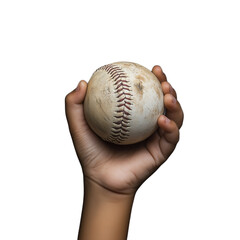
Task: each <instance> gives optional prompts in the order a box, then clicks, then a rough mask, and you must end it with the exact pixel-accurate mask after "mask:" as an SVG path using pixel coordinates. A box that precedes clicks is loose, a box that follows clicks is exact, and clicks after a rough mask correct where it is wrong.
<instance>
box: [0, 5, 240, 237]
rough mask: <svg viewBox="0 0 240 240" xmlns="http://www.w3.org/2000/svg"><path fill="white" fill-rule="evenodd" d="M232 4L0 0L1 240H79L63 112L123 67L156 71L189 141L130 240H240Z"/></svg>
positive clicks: (157, 185)
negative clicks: (173, 98)
mask: <svg viewBox="0 0 240 240" xmlns="http://www.w3.org/2000/svg"><path fill="white" fill-rule="evenodd" d="M237 4H238V1H237V0H236V1H234V0H228V1H224V0H222V1H221V0H220V1H219V0H218V1H213V0H208V1H207V0H202V1H193V0H191V1H190V0H188V1H187V0H183V1H177V0H165V1H157V0H148V1H141V0H138V1H137V0H132V1H127V0H122V1H110V0H102V1H97V0H95V1H94V0H88V1H71V0H70V1H62V0H58V1H56V0H42V1H30V0H29V1H27V0H23V1H16V0H15V1H13V0H2V1H1V2H0V34H1V37H0V116H1V117H0V195H1V196H0V239H3V240H13V239H24V240H32V239H34V240H43V239H44V240H52V239H58V240H66V239H68V240H70V239H73V240H74V239H76V238H77V233H78V226H79V220H80V214H81V207H82V196H83V192H82V191H83V188H82V172H81V168H80V165H79V163H78V160H77V157H76V155H75V152H74V149H73V146H72V142H71V138H70V135H69V132H68V127H67V122H66V120H65V113H64V97H65V95H66V94H67V93H68V92H69V91H71V90H72V89H74V88H75V87H76V86H77V83H78V82H79V81H80V80H81V79H85V80H89V78H90V77H91V74H92V73H93V71H94V70H95V69H96V68H98V67H100V66H101V65H104V64H107V63H111V62H114V61H122V60H124V61H133V62H137V63H139V64H142V65H144V66H146V67H148V68H152V67H153V65H155V64H159V65H161V66H162V68H163V70H164V71H165V73H166V74H167V76H168V80H169V82H170V83H171V84H172V85H173V87H175V89H176V90H177V92H178V97H179V100H180V102H181V104H182V106H183V109H184V112H185V122H184V126H183V128H182V129H181V141H180V143H179V145H178V147H177V149H176V151H175V152H174V154H173V155H172V156H171V157H170V159H169V160H168V161H167V162H166V163H165V164H164V165H163V166H162V167H161V168H160V169H159V170H158V171H157V172H156V173H155V174H154V175H153V176H152V177H151V178H149V179H148V180H147V181H146V182H145V183H144V185H143V186H142V187H141V189H140V190H139V191H138V193H137V196H136V199H135V203H134V207H133V212H132V218H131V224H130V229H129V238H128V239H129V240H135V239H138V240H146V239H151V240H157V239H164V240H175V239H184V240H192V239H194V240H198V239H199V240H200V239H201V240H202V239H207V240H212V239H231V240H239V239H240V229H239V225H240V207H239V203H240V193H239V185H240V174H239V171H240V154H239V134H240V127H239V122H240V113H239V103H240V101H239V97H238V93H239V86H240V85H239V81H240V73H239V63H240V57H239V56H240V47H239V43H240V33H239V22H240V15H239V8H238V5H237Z"/></svg>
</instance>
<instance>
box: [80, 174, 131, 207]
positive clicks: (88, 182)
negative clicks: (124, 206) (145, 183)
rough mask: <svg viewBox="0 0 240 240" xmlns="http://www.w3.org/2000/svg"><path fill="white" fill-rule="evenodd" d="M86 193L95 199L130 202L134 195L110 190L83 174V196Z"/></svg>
mask: <svg viewBox="0 0 240 240" xmlns="http://www.w3.org/2000/svg"><path fill="white" fill-rule="evenodd" d="M87 195H91V196H94V198H95V199H96V200H99V201H106V202H108V201H110V202H115V203H117V202H122V201H124V202H127V201H129V202H132V201H133V200H134V197H135V192H134V193H118V192H114V191H111V190H109V189H107V188H105V187H103V186H101V185H100V184H98V183H97V182H95V181H94V180H92V179H90V178H88V177H86V176H84V196H85V197H87Z"/></svg>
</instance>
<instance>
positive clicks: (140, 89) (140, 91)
mask: <svg viewBox="0 0 240 240" xmlns="http://www.w3.org/2000/svg"><path fill="white" fill-rule="evenodd" d="M134 87H135V89H136V92H137V93H138V94H139V95H140V96H141V97H142V95H143V89H144V86H143V84H142V81H138V82H137V83H135V84H134Z"/></svg>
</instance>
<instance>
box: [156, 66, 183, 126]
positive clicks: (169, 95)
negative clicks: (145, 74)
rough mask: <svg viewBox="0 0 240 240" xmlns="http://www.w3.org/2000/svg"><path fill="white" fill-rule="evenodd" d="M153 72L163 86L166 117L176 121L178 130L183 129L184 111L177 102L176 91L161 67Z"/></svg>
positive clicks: (157, 67)
mask: <svg viewBox="0 0 240 240" xmlns="http://www.w3.org/2000/svg"><path fill="white" fill-rule="evenodd" d="M152 72H153V73H154V74H155V75H156V77H157V78H158V79H159V81H160V83H161V86H162V90H163V94H164V105H165V108H166V116H167V117H168V118H169V119H171V120H173V121H175V122H176V124H177V126H178V128H181V126H182V123H183V111H182V107H181V105H180V103H179V102H178V100H177V93H176V91H175V89H174V88H173V87H172V86H171V84H170V83H169V82H167V77H166V75H165V74H164V72H163V70H162V68H161V67H160V66H158V65H156V66H154V67H153V70H152Z"/></svg>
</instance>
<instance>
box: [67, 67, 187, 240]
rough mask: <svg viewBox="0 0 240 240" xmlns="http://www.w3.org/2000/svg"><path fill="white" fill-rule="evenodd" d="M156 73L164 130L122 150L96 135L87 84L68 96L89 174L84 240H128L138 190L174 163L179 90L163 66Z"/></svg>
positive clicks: (179, 120)
mask: <svg viewBox="0 0 240 240" xmlns="http://www.w3.org/2000/svg"><path fill="white" fill-rule="evenodd" d="M152 72H153V73H154V74H155V75H156V76H157V78H158V79H159V81H160V83H161V86H162V90H163V93H164V105H165V108H166V116H164V115H161V116H160V117H159V118H158V126H159V129H158V130H157V131H156V132H155V133H154V134H153V135H152V136H151V137H150V138H148V139H147V140H145V141H143V142H141V143H138V144H134V145H127V146H117V145H114V144H110V143H107V142H104V141H103V140H101V139H100V138H99V137H98V136H96V135H95V134H94V133H93V132H92V130H91V129H90V128H89V127H88V125H87V123H86V121H85V118H84V113H83V102H84V98H85V94H86V90H87V83H86V82H85V81H81V82H80V83H79V84H78V87H77V88H76V89H75V90H73V91H72V92H71V93H69V94H68V95H67V96H66V116H67V120H68V124H69V130H70V133H71V136H72V140H73V144H74V147H75V150H76V153H77V156H78V158H79V161H80V164H81V166H82V170H83V175H84V202H83V210H82V217H81V225H80V229H79V238H78V239H81V240H83V239H84V240H86V239H87V240H95V239H96V240H101V239H104V240H110V239H114V240H122V239H126V238H127V231H128V224H129V219H130V214H131V208H132V203H133V200H134V197H135V193H136V192H137V189H138V188H139V187H140V186H141V184H142V183H143V182H144V181H145V180H146V179H147V178H148V177H149V176H151V174H153V173H154V172H155V171H156V170H157V169H158V168H159V167H160V166H161V165H162V164H163V163H164V162H165V161H166V160H167V159H168V157H169V156H170V155H171V153H172V152H173V151H174V149H175V147H176V145H177V143H178V141H179V129H180V128H181V126H182V123H183V111H182V108H181V106H180V103H179V102H178V100H177V94H176V91H175V90H174V89H173V87H172V86H171V85H170V84H169V83H168V81H167V78H166V75H165V74H164V73H163V71H162V69H161V67H159V66H154V68H153V69H152Z"/></svg>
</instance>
